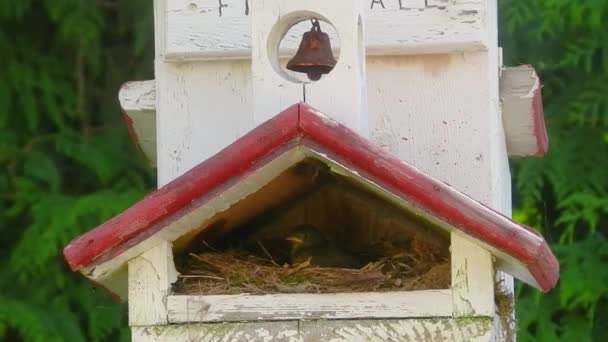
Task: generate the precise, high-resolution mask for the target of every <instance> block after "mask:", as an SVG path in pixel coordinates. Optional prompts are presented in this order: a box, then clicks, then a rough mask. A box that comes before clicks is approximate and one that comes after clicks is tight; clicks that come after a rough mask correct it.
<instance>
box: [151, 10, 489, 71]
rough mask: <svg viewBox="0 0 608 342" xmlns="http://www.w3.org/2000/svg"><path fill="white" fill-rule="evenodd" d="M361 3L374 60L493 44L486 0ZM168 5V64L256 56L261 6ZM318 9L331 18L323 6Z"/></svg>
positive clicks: (293, 44)
mask: <svg viewBox="0 0 608 342" xmlns="http://www.w3.org/2000/svg"><path fill="white" fill-rule="evenodd" d="M258 2H259V1H258ZM351 2H352V1H351ZM329 3H336V1H332V2H329ZM357 3H358V4H360V5H361V7H362V8H363V9H364V10H365V11H364V15H365V21H366V22H367V23H368V25H367V26H366V29H365V30H366V31H365V35H366V36H367V39H366V41H365V46H366V48H367V52H368V54H370V55H388V54H420V53H452V52H457V51H476V50H484V49H485V47H486V44H487V39H488V38H487V34H486V30H487V28H486V25H487V23H486V20H485V18H486V11H487V9H486V6H485V1H482V0H452V1H448V0H427V1H425V0H382V1H380V0H376V1H372V0H360V1H357ZM163 4H164V6H158V7H157V9H158V10H159V11H160V14H161V15H162V18H160V19H161V20H162V21H163V22H165V23H166V35H165V38H164V42H163V45H164V51H163V53H162V55H163V57H164V58H165V59H166V60H175V61H180V60H185V59H186V60H196V59H217V58H226V57H229V58H245V59H249V58H250V57H251V47H252V31H251V21H252V16H253V15H255V14H256V8H255V6H256V1H253V0H221V1H218V0H174V1H169V2H164V3H163ZM334 6H335V7H339V6H338V5H337V4H335V5H334ZM318 10H319V11H320V12H321V13H322V14H325V13H323V7H318ZM220 11H221V12H220ZM283 13H284V12H283ZM301 33H302V31H295V32H293V33H291V34H290V35H288V36H287V37H286V39H287V40H288V42H289V43H290V44H289V45H288V49H289V48H291V49H294V48H297V44H298V43H299V41H300V37H301ZM254 40H255V39H254Z"/></svg>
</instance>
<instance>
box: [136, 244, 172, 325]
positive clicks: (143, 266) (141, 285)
mask: <svg viewBox="0 0 608 342" xmlns="http://www.w3.org/2000/svg"><path fill="white" fill-rule="evenodd" d="M128 267H129V324H130V325H139V326H143V325H156V324H167V322H168V320H167V296H168V295H169V293H170V292H171V284H173V283H174V282H175V281H177V271H176V270H175V265H174V264H173V251H172V245H171V243H170V242H167V241H164V242H161V243H159V244H158V245H157V246H155V247H153V248H150V249H148V250H147V251H146V252H145V253H143V254H142V255H140V256H138V257H137V258H135V259H133V260H131V261H129V265H128Z"/></svg>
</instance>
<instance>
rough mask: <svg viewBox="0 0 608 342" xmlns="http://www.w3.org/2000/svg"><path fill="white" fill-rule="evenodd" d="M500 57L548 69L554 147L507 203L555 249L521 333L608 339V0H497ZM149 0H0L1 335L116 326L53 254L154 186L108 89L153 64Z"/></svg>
mask: <svg viewBox="0 0 608 342" xmlns="http://www.w3.org/2000/svg"><path fill="white" fill-rule="evenodd" d="M499 4H500V15H501V45H502V46H503V47H504V48H505V50H504V51H505V57H506V64H508V65H517V64H521V63H529V64H532V65H534V66H535V67H536V68H537V70H538V71H539V72H540V74H541V77H542V79H543V81H544V85H545V86H544V88H543V92H544V99H545V110H546V116H547V120H548V129H549V133H550V140H551V148H550V153H549V155H548V156H547V157H546V158H541V159H527V160H522V161H517V162H515V163H514V165H513V171H514V172H513V174H514V177H515V179H514V184H515V196H516V211H515V215H516V219H518V220H520V221H525V222H526V223H528V224H530V225H532V226H534V227H536V228H537V229H539V230H540V231H542V233H543V234H544V235H545V236H546V238H547V239H548V241H549V242H550V243H551V245H552V246H553V248H554V250H555V251H556V253H557V255H558V258H559V259H560V262H561V268H562V278H561V280H560V283H559V286H558V288H557V289H556V290H554V291H553V292H551V293H550V294H540V293H539V292H538V291H536V290H533V289H531V288H530V287H528V286H520V287H518V306H517V316H518V320H519V322H518V323H519V332H518V340H520V341H541V342H542V341H572V340H575V341H577V342H584V341H592V340H594V341H608V336H606V334H607V333H606V332H607V331H608V330H607V329H606V328H605V325H606V324H607V323H606V317H608V267H606V266H607V264H608V241H607V235H608V173H607V171H606V170H608V96H606V94H608V30H606V29H605V25H606V23H605V20H606V18H608V0H587V1H572V0H538V1H530V0H500V1H499ZM152 42H153V25H152V3H151V1H149V0H129V1H118V0H100V1H82V0H53V1H33V0H19V1H0V340H7V341H19V340H24V341H76V342H78V341H117V340H128V338H129V332H128V329H127V321H126V308H125V306H124V305H121V304H116V303H114V302H112V300H111V299H110V298H109V296H108V295H107V294H106V293H105V292H104V291H103V290H96V289H95V288H93V287H92V285H91V284H90V283H89V282H87V281H86V280H84V278H83V277H81V276H80V275H78V274H74V273H72V272H70V271H69V270H68V268H67V266H66V264H65V262H64V261H63V258H62V256H61V249H62V248H63V246H64V245H65V244H66V243H67V242H68V241H69V240H70V239H72V238H74V237H75V236H78V235H80V234H82V233H83V232H84V231H86V230H88V229H90V228H91V227H94V226H96V225H97V224H99V223H101V222H103V221H104V220H106V219H108V218H109V217H112V216H113V215H115V214H117V213H118V212H120V211H121V210H122V209H124V208H126V207H128V206H129V205H130V204H132V203H134V202H135V201H137V200H139V199H140V198H141V197H142V196H143V195H144V194H146V193H148V192H149V191H150V190H151V188H152V187H153V176H152V171H151V170H149V169H148V168H147V167H146V166H145V165H144V163H143V161H142V160H141V159H138V158H135V155H136V151H135V149H134V148H133V147H132V144H131V142H130V140H129V138H128V135H127V132H126V129H125V128H124V124H123V123H122V122H121V118H120V115H119V112H120V109H119V106H118V102H117V99H116V96H117V92H118V89H119V86H120V84H121V83H122V82H125V81H127V80H134V79H151V78H153V73H152V62H153V54H152V48H153V46H152Z"/></svg>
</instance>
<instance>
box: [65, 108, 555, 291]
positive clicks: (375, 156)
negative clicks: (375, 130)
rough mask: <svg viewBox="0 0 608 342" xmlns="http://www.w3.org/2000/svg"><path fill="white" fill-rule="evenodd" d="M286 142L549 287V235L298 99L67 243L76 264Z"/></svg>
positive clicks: (147, 227) (103, 257)
mask: <svg viewBox="0 0 608 342" xmlns="http://www.w3.org/2000/svg"><path fill="white" fill-rule="evenodd" d="M287 144H301V145H305V146H309V145H314V146H316V147H317V148H320V149H322V150H323V151H326V152H328V153H329V154H331V155H332V156H336V157H337V158H339V159H341V160H343V161H345V162H347V163H348V164H350V165H352V166H354V167H355V168H356V169H357V170H361V171H363V173H365V174H366V177H367V176H368V175H369V177H371V178H373V179H374V181H375V182H377V183H379V184H380V185H381V186H382V187H384V188H386V189H387V190H389V191H391V192H392V193H394V194H396V195H397V196H399V197H401V198H403V199H404V200H406V201H407V202H409V203H411V204H412V205H414V206H416V207H417V208H419V209H421V210H422V211H424V212H426V213H427V214H429V215H432V216H434V217H437V218H439V219H441V220H442V221H444V222H446V223H448V224H450V225H451V226H453V227H454V228H456V229H459V230H461V231H462V232H464V233H466V234H467V235H469V236H471V237H474V238H476V239H478V240H480V241H483V242H484V243H486V244H487V245H489V246H492V247H494V248H496V249H497V250H500V251H502V252H504V253H506V254H507V255H509V256H511V257H512V258H514V259H516V260H518V261H519V262H521V263H522V264H523V265H525V266H526V267H527V269H528V271H529V273H530V274H531V275H532V276H533V277H534V279H535V280H536V282H537V284H538V285H539V287H540V288H541V289H542V290H544V291H548V290H550V289H551V288H553V287H554V286H555V284H556V283H557V280H558V278H559V264H558V262H557V259H556V258H555V256H554V255H553V254H552V252H551V250H550V249H549V247H548V245H547V243H546V242H545V240H544V239H543V237H542V236H541V235H540V234H538V233H537V232H535V231H533V230H532V229H530V228H528V227H526V226H524V225H521V224H518V223H516V222H514V221H512V220H511V219H509V218H507V217H505V216H503V215H501V214H499V213H498V212H496V211H494V210H492V209H490V208H488V207H486V206H484V205H482V204H480V203H479V202H477V201H475V200H473V199H471V198H470V197H468V196H466V195H464V194H462V193H460V192H458V191H457V190H455V189H454V188H452V187H450V186H449V185H447V184H445V183H443V182H441V181H438V180H436V179H435V178H433V177H431V176H429V175H427V174H425V173H423V172H421V171H419V170H417V169H416V168H414V167H412V166H410V165H408V164H407V163H405V162H403V161H401V160H400V159H399V158H397V157H395V156H393V155H391V154H389V153H387V152H385V151H383V150H382V149H380V148H378V147H377V146H375V145H374V144H372V143H371V142H369V141H368V140H366V139H364V138H362V137H360V136H359V135H357V134H356V133H354V132H353V131H351V130H350V129H348V128H346V127H345V126H343V125H340V124H339V123H337V122H335V121H333V120H331V119H329V118H328V117H326V116H324V115H323V114H320V113H318V112H317V111H315V110H314V109H312V108H311V107H309V106H308V105H306V104H298V105H294V106H292V107H290V108H288V109H286V110H285V111H283V112H282V113H280V114H278V115H277V116H275V117H274V118H272V119H271V120H269V121H267V122H265V123H263V124H262V125H260V126H259V127H257V128H255V129H254V130H252V131H251V132H250V133H248V134H247V135H245V136H243V137H242V138H240V139H239V140H237V141H236V142H235V143H233V144H232V145H230V146H228V147H227V148H225V149H224V150H222V151H220V152H219V153H218V154H216V155H215V156H213V157H211V158H209V159H208V160H206V161H204V162H202V163H201V164H199V165H198V166H196V167H194V168H193V169H191V170H190V171H188V172H187V173H185V174H184V175H182V176H180V177H179V178H177V179H175V180H174V181H172V182H171V183H169V184H167V185H166V186H164V187H162V188H160V189H158V190H156V191H154V192H153V193H151V194H150V195H148V196H147V197H146V198H144V199H143V200H141V201H140V202H138V203H137V204H135V205H133V206H132V207H131V208H129V209H127V210H126V211H124V212H123V213H121V214H120V215H118V216H116V217H114V218H112V219H111V220H109V221H108V222H106V223H104V224H102V225H101V226H99V227H97V228H95V229H94V230H92V231H90V232H88V233H86V234H84V235H82V236H80V237H78V238H76V239H75V240H73V241H72V242H71V243H70V244H69V245H68V246H67V247H66V248H65V249H64V251H63V253H64V256H65V259H66V260H67V262H68V264H69V265H70V267H71V268H72V270H75V271H76V270H81V269H82V268H85V267H89V266H93V265H96V264H99V263H101V262H103V261H107V260H109V259H111V258H112V257H114V256H116V255H118V254H120V253H121V252H123V251H125V250H126V249H128V248H130V247H131V246H134V245H135V244H136V243H138V242H140V241H142V240H144V239H146V238H147V237H149V236H150V235H152V234H153V233H155V232H157V231H158V230H160V229H162V228H163V227H164V225H163V224H162V222H164V221H165V220H171V218H172V217H174V216H175V215H178V211H179V210H180V209H182V208H185V207H187V206H188V205H189V204H190V203H192V201H194V200H196V199H198V198H201V197H202V196H203V195H205V194H207V193H209V192H211V191H212V190H214V189H217V188H218V187H220V186H222V184H225V183H226V182H228V181H230V180H234V179H239V178H242V177H244V176H245V175H246V174H247V173H248V171H250V168H251V167H252V166H253V165H254V164H255V163H256V162H258V161H260V160H262V159H264V158H265V157H267V156H269V155H271V154H272V153H273V152H275V151H277V150H279V149H281V148H282V147H285V146H286V145H287Z"/></svg>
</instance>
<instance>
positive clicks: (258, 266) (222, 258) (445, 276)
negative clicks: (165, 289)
mask: <svg viewBox="0 0 608 342" xmlns="http://www.w3.org/2000/svg"><path fill="white" fill-rule="evenodd" d="M261 247H262V248H261V249H262V250H263V251H264V253H262V254H263V256H258V255H254V254H252V253H250V252H246V251H243V250H228V251H215V250H213V251H208V252H205V253H200V254H193V253H192V254H190V255H189V257H188V258H187V259H186V260H185V262H184V263H183V264H182V265H181V266H180V272H181V273H182V275H181V276H180V279H179V280H178V282H177V283H176V284H175V285H174V291H175V292H176V293H180V294H198V295H201V294H205V295H216V294H238V293H251V294H268V293H337V292H367V291H397V290H401V291H409V290H422V289H445V288H449V286H450V263H449V260H448V259H447V258H446V257H441V256H440V254H439V253H438V252H437V251H434V250H433V249H432V248H431V247H430V246H428V245H426V244H424V243H421V242H419V241H413V242H412V244H411V246H410V248H409V250H408V251H403V250H401V251H400V252H399V253H392V254H390V255H391V256H387V257H383V258H381V259H379V260H377V261H373V262H369V263H367V264H366V265H365V266H364V267H362V268H360V269H349V268H332V267H317V266H315V265H312V264H311V263H310V260H308V261H305V262H302V263H299V264H294V265H289V264H284V265H279V264H277V263H276V262H275V261H274V260H273V258H272V256H271V255H270V254H269V253H268V251H267V250H266V249H265V248H263V246H261ZM391 250H392V251H393V252H395V248H391Z"/></svg>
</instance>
